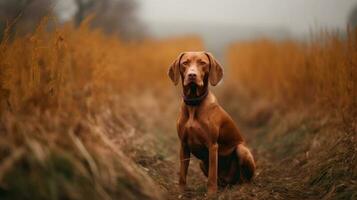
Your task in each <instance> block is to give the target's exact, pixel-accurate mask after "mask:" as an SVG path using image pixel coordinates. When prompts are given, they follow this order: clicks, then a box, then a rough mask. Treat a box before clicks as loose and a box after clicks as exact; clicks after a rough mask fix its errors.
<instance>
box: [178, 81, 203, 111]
mask: <svg viewBox="0 0 357 200" xmlns="http://www.w3.org/2000/svg"><path fill="white" fill-rule="evenodd" d="M207 95H208V85H207V84H205V85H204V86H203V87H202V88H199V87H197V86H193V85H192V86H185V87H183V95H182V98H183V101H184V102H185V104H186V105H187V106H199V105H200V104H201V103H202V102H203V100H205V98H206V97H207Z"/></svg>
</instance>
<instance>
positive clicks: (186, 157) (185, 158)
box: [179, 143, 191, 189]
mask: <svg viewBox="0 0 357 200" xmlns="http://www.w3.org/2000/svg"><path fill="white" fill-rule="evenodd" d="M190 154H191V153H190V149H189V147H188V145H187V144H185V143H181V149H180V180H179V184H180V188H181V189H185V186H186V177H187V170H188V166H189V164H190Z"/></svg>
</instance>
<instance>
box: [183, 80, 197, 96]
mask: <svg viewBox="0 0 357 200" xmlns="http://www.w3.org/2000/svg"><path fill="white" fill-rule="evenodd" d="M186 88H187V89H186V91H187V92H186V96H200V94H199V85H198V84H197V83H196V82H194V81H192V82H190V83H188V84H187V87H186Z"/></svg>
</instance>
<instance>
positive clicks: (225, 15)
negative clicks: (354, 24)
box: [137, 0, 357, 34]
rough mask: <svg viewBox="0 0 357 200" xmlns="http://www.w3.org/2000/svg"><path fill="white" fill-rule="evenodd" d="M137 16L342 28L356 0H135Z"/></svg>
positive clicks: (303, 29) (295, 28) (298, 30)
mask: <svg viewBox="0 0 357 200" xmlns="http://www.w3.org/2000/svg"><path fill="white" fill-rule="evenodd" d="M137 2H138V4H139V6H140V8H139V16H140V18H141V19H143V20H144V21H145V22H146V23H147V25H149V26H150V24H151V23H160V22H165V23H170V22H180V23H201V24H207V23H212V24H216V23H221V24H228V25H243V26H253V27H254V26H257V27H283V28H286V29H289V30H290V31H291V32H292V33H295V34H306V33H309V31H311V30H315V29H316V30H317V29H320V28H329V29H336V28H339V29H344V28H345V27H346V23H347V18H348V15H349V13H350V12H351V10H352V8H353V7H354V6H357V0H137Z"/></svg>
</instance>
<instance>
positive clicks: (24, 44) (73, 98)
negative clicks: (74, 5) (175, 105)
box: [0, 19, 203, 199]
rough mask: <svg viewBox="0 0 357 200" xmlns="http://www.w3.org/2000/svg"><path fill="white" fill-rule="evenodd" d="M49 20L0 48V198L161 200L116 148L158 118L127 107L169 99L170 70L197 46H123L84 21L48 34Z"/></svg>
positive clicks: (189, 42)
mask: <svg viewBox="0 0 357 200" xmlns="http://www.w3.org/2000/svg"><path fill="white" fill-rule="evenodd" d="M47 21H48V19H45V20H43V21H42V23H41V24H40V25H39V26H38V28H37V30H36V31H35V32H34V33H32V34H29V35H27V36H25V37H20V38H15V39H14V40H13V41H9V40H6V39H5V40H3V41H2V43H1V44H0V49H1V51H0V67H1V68H0V97H1V98H0V136H1V138H2V139H1V141H0V196H1V198H3V199H14V198H15V199H16V198H17V199H23V198H28V197H30V198H32V199H48V197H53V198H60V199H63V198H67V199H111V198H114V199H116V198H119V197H120V198H125V199H138V198H139V199H160V198H161V197H162V196H161V194H160V191H159V190H158V188H157V186H156V185H155V184H154V183H153V182H152V181H151V179H150V178H149V177H148V176H147V175H146V174H145V173H142V172H141V169H139V167H138V166H137V165H136V164H134V163H133V162H132V161H131V159H130V158H128V157H127V156H126V155H124V154H123V152H122V151H125V149H123V148H122V145H123V144H124V143H125V141H126V140H129V139H130V138H132V137H133V135H134V136H137V135H140V134H142V133H141V132H142V131H141V130H140V128H142V127H145V126H146V124H147V123H149V122H148V121H149V120H144V119H143V116H142V115H146V116H149V115H150V116H151V117H152V116H153V115H154V114H155V113H156V112H155V111H153V110H151V109H152V108H154V107H150V106H152V105H150V103H147V104H144V105H141V106H138V108H137V107H136V106H131V105H134V104H135V102H139V103H142V102H143V101H145V99H144V100H143V99H142V98H146V96H145V95H146V93H147V92H148V91H149V92H150V93H153V94H154V95H155V96H154V97H151V98H156V99H155V100H156V101H160V99H162V98H166V97H165V95H167V92H166V91H167V89H166V88H167V87H170V86H171V84H170V82H169V79H168V78H167V75H166V72H167V68H168V66H169V64H170V63H171V61H172V60H173V59H174V58H176V56H177V55H178V54H179V53H180V52H181V51H186V50H192V49H202V46H203V45H202V42H201V40H200V39H198V38H196V37H182V38H176V39H167V40H160V41H156V40H150V39H149V40H144V41H141V42H124V41H121V40H120V39H118V38H116V37H114V36H113V37H111V36H107V35H104V34H103V33H102V32H101V31H99V30H91V29H89V27H88V20H87V21H85V22H84V23H82V24H81V26H80V27H79V28H74V27H73V26H72V25H71V24H67V25H64V26H62V27H58V28H56V29H55V30H54V31H50V32H49V31H48V30H46V24H47ZM5 38H6V37H5ZM162 91H163V92H162ZM152 96H153V95H152ZM145 106H146V107H145ZM144 107H145V108H144ZM155 108H156V107H155ZM140 109H141V110H140ZM139 110H140V112H139ZM143 112H145V113H143ZM138 137H139V136H138ZM139 138H140V137H139Z"/></svg>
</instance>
